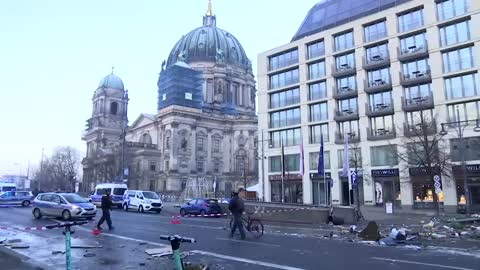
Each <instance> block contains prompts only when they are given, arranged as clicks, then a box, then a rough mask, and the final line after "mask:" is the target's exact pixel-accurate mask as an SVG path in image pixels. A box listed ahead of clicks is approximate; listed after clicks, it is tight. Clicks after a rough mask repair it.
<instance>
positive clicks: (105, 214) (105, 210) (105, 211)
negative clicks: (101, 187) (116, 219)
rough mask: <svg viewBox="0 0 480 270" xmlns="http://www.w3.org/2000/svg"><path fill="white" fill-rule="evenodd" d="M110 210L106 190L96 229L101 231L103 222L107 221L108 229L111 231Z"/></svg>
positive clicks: (108, 196)
mask: <svg viewBox="0 0 480 270" xmlns="http://www.w3.org/2000/svg"><path fill="white" fill-rule="evenodd" d="M111 208H112V200H111V199H110V193H109V191H108V190H106V191H105V194H104V195H103V196H102V218H100V220H99V221H98V224H97V228H98V229H99V230H102V227H101V226H102V224H103V222H105V221H107V225H108V229H109V230H110V231H111V230H113V226H112V219H111V218H110V211H111Z"/></svg>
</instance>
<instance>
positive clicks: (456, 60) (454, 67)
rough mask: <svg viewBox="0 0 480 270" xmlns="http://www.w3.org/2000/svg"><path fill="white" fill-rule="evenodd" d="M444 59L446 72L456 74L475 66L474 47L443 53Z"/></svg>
mask: <svg viewBox="0 0 480 270" xmlns="http://www.w3.org/2000/svg"><path fill="white" fill-rule="evenodd" d="M442 58H443V71H444V72H454V71H458V70H462V69H468V68H472V67H473V66H474V63H473V59H474V57H473V47H467V48H463V49H459V50H455V51H449V52H445V53H442Z"/></svg>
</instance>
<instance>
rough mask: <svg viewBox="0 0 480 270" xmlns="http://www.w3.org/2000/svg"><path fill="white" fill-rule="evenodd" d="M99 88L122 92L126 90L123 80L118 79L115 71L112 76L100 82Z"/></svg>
mask: <svg viewBox="0 0 480 270" xmlns="http://www.w3.org/2000/svg"><path fill="white" fill-rule="evenodd" d="M98 88H113V89H118V90H122V91H123V90H124V89H125V88H124V86H123V81H122V79H120V77H118V76H117V75H115V74H113V71H112V73H111V74H108V75H107V76H105V77H103V79H101V80H100V82H99V83H98Z"/></svg>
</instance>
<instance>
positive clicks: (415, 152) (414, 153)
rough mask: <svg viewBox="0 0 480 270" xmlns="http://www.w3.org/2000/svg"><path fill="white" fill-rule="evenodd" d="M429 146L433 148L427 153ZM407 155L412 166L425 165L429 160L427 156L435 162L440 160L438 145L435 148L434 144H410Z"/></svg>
mask: <svg viewBox="0 0 480 270" xmlns="http://www.w3.org/2000/svg"><path fill="white" fill-rule="evenodd" d="M427 146H428V147H432V148H430V149H428V150H427V151H425V147H427ZM407 153H408V154H407V159H408V163H409V164H411V165H423V164H424V163H425V162H426V161H427V159H428V156H427V154H428V155H429V156H430V160H432V161H433V162H435V161H438V158H439V155H438V154H439V153H438V145H436V146H433V145H432V142H428V143H427V142H423V143H420V142H418V143H408V144H407Z"/></svg>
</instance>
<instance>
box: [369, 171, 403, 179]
mask: <svg viewBox="0 0 480 270" xmlns="http://www.w3.org/2000/svg"><path fill="white" fill-rule="evenodd" d="M371 173H372V177H395V176H399V175H400V172H399V170H398V169H384V170H372V171H371Z"/></svg>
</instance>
